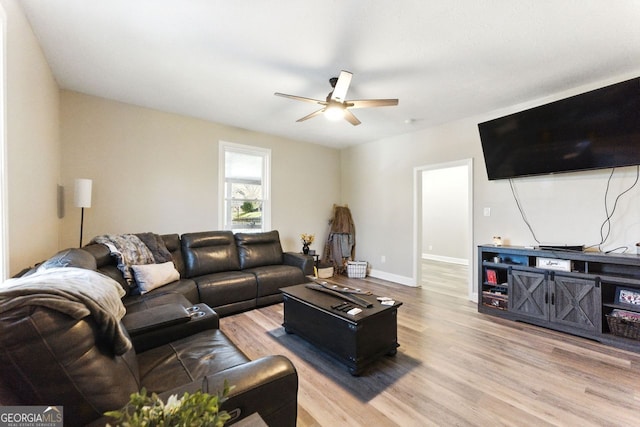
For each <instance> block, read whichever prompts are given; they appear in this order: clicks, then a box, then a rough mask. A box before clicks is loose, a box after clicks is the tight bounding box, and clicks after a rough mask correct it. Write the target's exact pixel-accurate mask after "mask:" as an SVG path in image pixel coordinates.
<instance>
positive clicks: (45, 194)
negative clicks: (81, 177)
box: [0, 0, 60, 274]
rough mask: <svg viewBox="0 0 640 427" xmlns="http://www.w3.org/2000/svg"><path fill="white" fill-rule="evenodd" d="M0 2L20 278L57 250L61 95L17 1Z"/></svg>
mask: <svg viewBox="0 0 640 427" xmlns="http://www.w3.org/2000/svg"><path fill="white" fill-rule="evenodd" d="M0 3H1V4H2V6H3V8H4V9H5V12H6V15H7V40H6V41H7V44H6V48H7V56H6V73H7V75H6V83H7V98H6V102H7V111H6V117H7V134H6V135H7V164H8V168H7V170H8V174H7V181H8V183H7V185H8V200H7V201H8V215H9V218H8V227H9V233H8V239H9V270H10V274H15V273H17V272H18V271H20V270H21V269H22V268H24V267H27V266H29V265H33V264H34V263H35V262H37V261H40V260H42V259H44V258H46V257H48V256H50V255H51V254H53V253H55V252H56V251H57V249H58V237H59V235H58V230H59V222H60V221H59V219H58V217H57V196H56V195H57V184H58V179H59V177H60V142H59V132H58V128H59V115H58V105H59V92H58V87H57V85H56V82H55V81H54V79H53V76H52V74H51V71H50V69H49V66H48V64H47V62H46V59H45V58H44V55H43V53H42V51H41V50H40V47H39V45H38V42H37V40H36V38H35V36H34V34H33V32H32V31H31V27H30V26H29V24H28V22H27V21H26V18H25V16H24V15H23V13H22V10H21V9H20V7H19V6H18V5H17V4H16V2H15V1H13V0H0ZM5 237H7V236H5Z"/></svg>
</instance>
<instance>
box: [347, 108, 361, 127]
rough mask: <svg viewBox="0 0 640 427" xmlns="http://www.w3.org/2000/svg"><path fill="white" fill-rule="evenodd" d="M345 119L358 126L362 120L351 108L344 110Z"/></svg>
mask: <svg viewBox="0 0 640 427" xmlns="http://www.w3.org/2000/svg"><path fill="white" fill-rule="evenodd" d="M344 119H345V120H346V121H348V122H349V123H351V124H352V125H354V126H358V125H359V124H360V120H358V118H357V117H356V116H354V115H353V113H352V112H351V111H349V110H346V109H345V110H344Z"/></svg>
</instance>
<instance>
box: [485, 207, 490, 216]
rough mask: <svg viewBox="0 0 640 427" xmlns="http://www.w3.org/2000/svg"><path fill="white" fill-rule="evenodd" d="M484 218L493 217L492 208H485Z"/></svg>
mask: <svg viewBox="0 0 640 427" xmlns="http://www.w3.org/2000/svg"><path fill="white" fill-rule="evenodd" d="M484 216H491V208H484Z"/></svg>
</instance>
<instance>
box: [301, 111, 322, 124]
mask: <svg viewBox="0 0 640 427" xmlns="http://www.w3.org/2000/svg"><path fill="white" fill-rule="evenodd" d="M324 110H325V109H324V108H321V109H319V110H318V111H314V112H313V113H311V114H307V115H306V116H304V117H302V118H300V119H298V120H296V122H304V121H305V120H309V119H312V118H314V117H315V116H318V115H320V114H322V113H324Z"/></svg>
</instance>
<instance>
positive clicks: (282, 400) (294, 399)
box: [160, 356, 298, 427]
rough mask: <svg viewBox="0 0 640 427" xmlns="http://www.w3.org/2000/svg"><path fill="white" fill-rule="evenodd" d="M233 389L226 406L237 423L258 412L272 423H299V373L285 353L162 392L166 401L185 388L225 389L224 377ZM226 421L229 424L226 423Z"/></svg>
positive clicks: (281, 424)
mask: <svg viewBox="0 0 640 427" xmlns="http://www.w3.org/2000/svg"><path fill="white" fill-rule="evenodd" d="M225 380H226V381H227V382H228V384H229V385H230V386H233V390H231V393H229V396H228V400H227V401H226V402H224V403H223V405H222V409H224V410H226V411H227V412H229V414H230V415H231V416H232V419H231V420H230V421H229V424H233V423H234V422H237V421H239V420H241V419H243V418H246V417H248V416H249V415H251V414H253V413H255V412H257V413H259V414H260V416H261V417H262V419H263V420H264V421H265V423H267V424H268V425H270V426H283V427H287V426H291V427H295V425H296V418H297V410H298V373H297V372H296V369H295V367H294V366H293V364H292V363H291V361H289V359H287V358H286V357H284V356H266V357H262V358H260V359H256V360H253V361H251V362H247V363H243V364H242V365H238V366H234V367H232V368H229V369H225V370H223V371H220V372H217V373H215V374H213V375H209V376H208V377H205V378H201V379H199V380H196V381H193V382H191V383H189V384H185V385H184V386H180V387H177V388H175V389H173V390H169V391H167V392H164V393H162V394H160V398H161V399H162V400H163V401H166V399H167V398H168V397H169V396H171V395H172V394H177V395H178V397H180V396H182V395H183V394H184V393H185V392H189V393H195V392H196V391H198V390H202V391H204V392H207V393H211V394H215V393H220V392H222V390H223V388H224V381H225ZM225 425H226V424H225Z"/></svg>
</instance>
